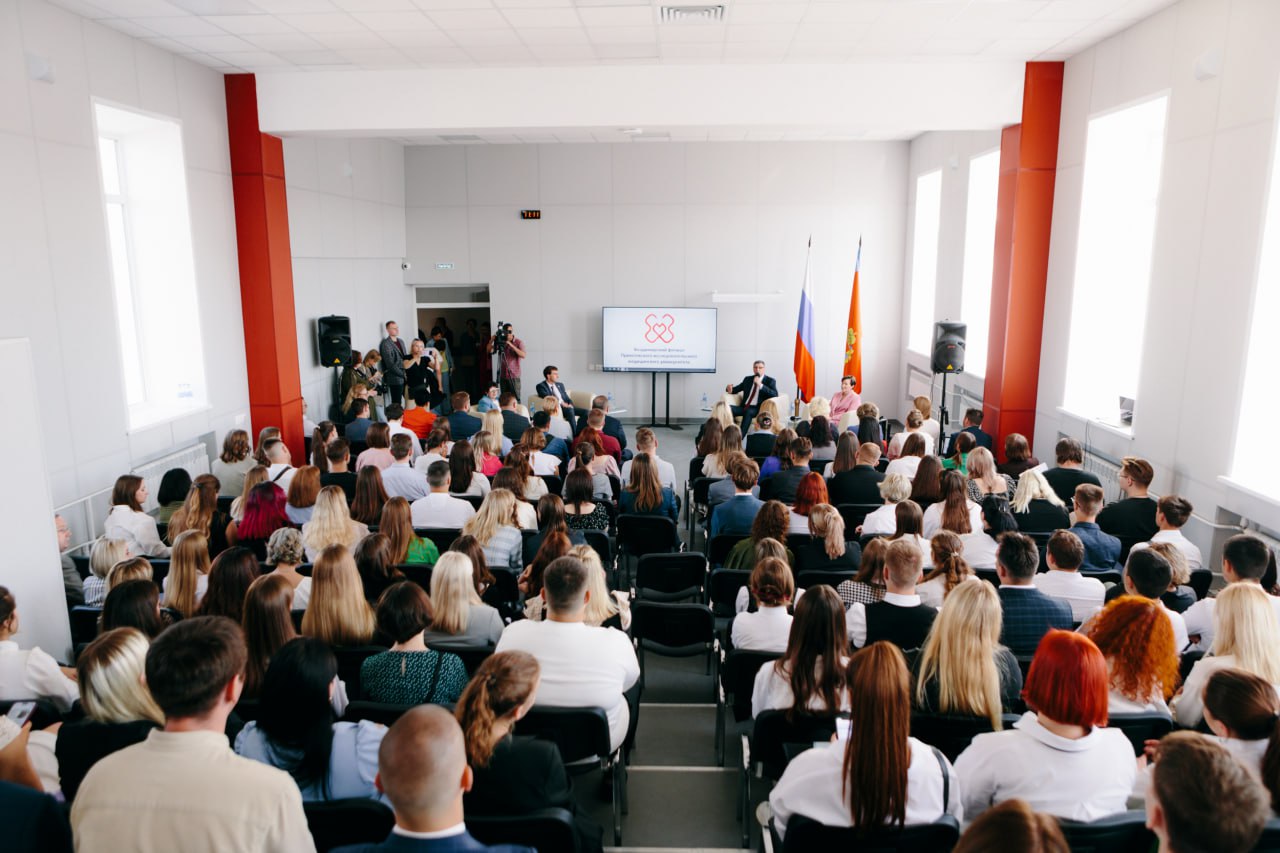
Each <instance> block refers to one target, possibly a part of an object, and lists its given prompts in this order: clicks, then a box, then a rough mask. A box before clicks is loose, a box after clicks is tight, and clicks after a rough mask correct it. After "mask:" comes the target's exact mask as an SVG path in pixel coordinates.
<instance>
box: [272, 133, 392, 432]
mask: <svg viewBox="0 0 1280 853" xmlns="http://www.w3.org/2000/svg"><path fill="white" fill-rule="evenodd" d="M284 161H285V169H284V172H285V188H286V191H287V193H288V204H289V239H290V243H291V247H292V251H293V294H294V306H295V309H294V310H295V314H296V315H297V320H298V358H299V360H300V361H301V375H302V396H303V397H304V398H305V399H306V401H307V405H308V406H309V407H310V413H311V417H312V418H313V419H314V420H317V421H318V420H321V419H323V418H325V417H327V416H328V406H329V402H330V397H331V393H330V389H331V388H332V383H333V376H332V369H331V368H323V367H320V366H319V362H318V356H317V352H316V334H315V320H316V318H317V317H322V316H325V315H329V314H339V315H343V316H347V317H350V318H351V338H352V345H353V347H354V348H356V349H359V350H361V351H362V352H367V351H368V350H370V349H372V348H374V347H376V346H377V345H378V342H379V341H380V340H381V338H382V336H383V334H385V333H384V332H383V330H382V327H383V324H384V323H386V321H388V320H396V321H397V322H398V323H399V324H400V327H401V335H402V336H403V337H406V338H412V337H413V336H414V332H413V330H414V328H415V325H414V320H413V317H414V313H413V289H412V288H410V287H406V286H405V284H404V279H403V278H402V276H401V272H400V261H401V260H402V259H403V258H404V255H405V244H404V229H405V216H404V193H405V176H404V151H403V149H402V148H401V147H400V145H398V144H396V143H394V142H386V141H382V140H376V139H351V140H347V139H329V138H317V137H294V138H286V139H285V140H284Z"/></svg>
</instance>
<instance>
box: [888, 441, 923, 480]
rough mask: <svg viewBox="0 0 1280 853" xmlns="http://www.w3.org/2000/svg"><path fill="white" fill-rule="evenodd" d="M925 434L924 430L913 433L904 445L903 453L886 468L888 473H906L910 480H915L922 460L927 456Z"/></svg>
mask: <svg viewBox="0 0 1280 853" xmlns="http://www.w3.org/2000/svg"><path fill="white" fill-rule="evenodd" d="M926 437H927V436H925V434H924V433H922V432H916V433H912V434H911V435H909V436H907V440H906V441H905V442H904V443H903V445H902V453H901V455H899V456H898V458H897V459H894V460H893V461H892V462H890V463H889V467H887V468H885V469H884V472H885V474H886V475H889V474H905V475H906V477H907V479H908V480H914V479H915V476H916V469H917V468H919V467H920V460H921V459H923V458H924V457H925V451H924V447H925V439H926Z"/></svg>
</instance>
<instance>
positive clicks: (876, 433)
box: [857, 403, 885, 450]
mask: <svg viewBox="0 0 1280 853" xmlns="http://www.w3.org/2000/svg"><path fill="white" fill-rule="evenodd" d="M857 415H858V441H859V442H860V443H863V444H865V443H867V442H871V443H872V444H875V445H877V446H879V448H880V449H881V450H884V449H885V444H884V431H883V430H881V428H880V407H879V406H877V405H876V404H875V403H863V404H862V405H861V406H859V407H858V411H857Z"/></svg>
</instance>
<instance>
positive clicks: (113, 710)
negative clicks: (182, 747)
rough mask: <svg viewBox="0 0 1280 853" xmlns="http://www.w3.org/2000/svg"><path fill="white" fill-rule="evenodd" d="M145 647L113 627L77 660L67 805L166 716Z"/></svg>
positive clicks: (65, 771)
mask: <svg viewBox="0 0 1280 853" xmlns="http://www.w3.org/2000/svg"><path fill="white" fill-rule="evenodd" d="M246 442H247V439H246ZM132 583H149V581H133V582H132ZM153 586H154V585H153ZM148 645H149V638H147V637H145V636H144V635H143V634H142V633H141V632H139V631H136V630H134V629H132V628H116V629H113V630H109V631H104V632H103V633H102V634H101V635H100V636H99V637H98V638H97V639H96V640H94V641H93V642H92V643H90V644H89V645H88V646H86V647H85V649H84V651H82V652H81V653H80V657H79V658H77V659H76V674H77V677H78V680H79V684H80V702H81V705H82V707H83V708H84V717H83V718H82V719H79V720H74V721H71V722H66V723H63V724H62V726H61V728H59V729H58V739H57V741H56V744H55V747H54V750H55V753H56V755H57V758H58V777H59V779H60V781H61V784H62V796H63V797H65V798H66V801H67V802H68V803H71V802H74V801H75V798H76V792H77V791H78V790H79V789H80V783H81V782H82V781H84V777H85V774H86V773H88V772H89V768H91V767H93V765H95V764H97V763H98V761H100V760H101V759H103V758H105V757H106V756H108V755H110V754H111V753H113V752H117V751H119V750H121V749H124V748H125V747H126V746H132V745H133V744H135V743H139V742H141V741H144V740H146V738H147V735H148V734H150V732H151V731H152V729H157V728H159V727H160V726H162V725H164V714H163V713H161V711H160V708H159V706H158V705H156V703H155V700H154V699H152V698H151V691H150V690H148V689H147V685H146V683H145V681H144V680H143V668H144V666H145V664H146V659H147V646H148Z"/></svg>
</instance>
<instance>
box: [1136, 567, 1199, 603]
mask: <svg viewBox="0 0 1280 853" xmlns="http://www.w3.org/2000/svg"><path fill="white" fill-rule="evenodd" d="M1116 574H1119V572H1117V573H1116ZM1212 583H1213V571H1212V570H1210V569H1195V570H1194V571H1192V572H1191V580H1189V581H1187V585H1188V586H1190V587H1191V589H1193V590H1194V591H1195V594H1196V601H1199V600H1200V599H1202V598H1204V597H1205V596H1206V595H1208V594H1209V587H1210V585H1211V584H1212Z"/></svg>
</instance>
